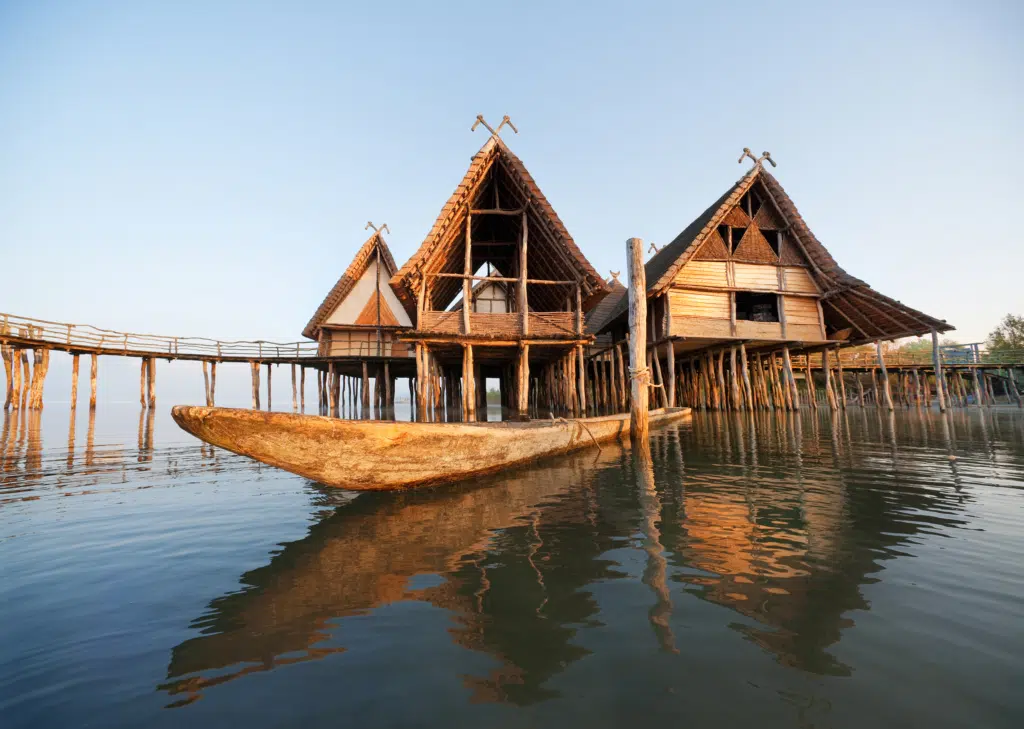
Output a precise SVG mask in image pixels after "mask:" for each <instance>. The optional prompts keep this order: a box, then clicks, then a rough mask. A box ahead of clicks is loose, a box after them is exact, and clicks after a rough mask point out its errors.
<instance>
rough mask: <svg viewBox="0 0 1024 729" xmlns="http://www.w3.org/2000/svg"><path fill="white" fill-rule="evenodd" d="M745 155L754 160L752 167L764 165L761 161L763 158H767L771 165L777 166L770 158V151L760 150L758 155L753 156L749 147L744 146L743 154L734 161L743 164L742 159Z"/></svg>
mask: <svg viewBox="0 0 1024 729" xmlns="http://www.w3.org/2000/svg"><path fill="white" fill-rule="evenodd" d="M747 157H749V158H750V159H752V160H753V161H754V167H764V164H763V163H764V161H765V160H768V162H769V163H771V166H772V167H778V165H777V164H775V160H773V159H772V154H771V152H761V156H760V157H755V156H754V153H753V152H751V151H750V147H744V148H743V154H741V155H740V158H739V159H738V160H736V162H737V163H738V164H743V160H744V159H746V158H747ZM751 169H753V167H751Z"/></svg>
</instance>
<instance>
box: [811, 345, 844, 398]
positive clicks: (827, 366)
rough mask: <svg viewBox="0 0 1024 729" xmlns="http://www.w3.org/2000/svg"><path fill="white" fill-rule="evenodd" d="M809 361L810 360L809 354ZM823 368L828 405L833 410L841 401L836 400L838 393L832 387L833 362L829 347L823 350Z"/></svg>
mask: <svg viewBox="0 0 1024 729" xmlns="http://www.w3.org/2000/svg"><path fill="white" fill-rule="evenodd" d="M808 361H810V357H809V356H808ZM821 368H822V369H823V370H824V371H825V397H826V398H828V407H829V409H830V410H833V411H834V410H838V409H839V402H838V401H837V400H836V393H835V390H834V389H833V388H832V363H831V362H829V357H828V350H827V349H823V350H822V351H821ZM808 372H810V368H808Z"/></svg>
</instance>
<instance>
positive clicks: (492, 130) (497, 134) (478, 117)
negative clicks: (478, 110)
mask: <svg viewBox="0 0 1024 729" xmlns="http://www.w3.org/2000/svg"><path fill="white" fill-rule="evenodd" d="M481 124H483V125H484V126H485V127H487V131H489V132H490V133H491V136H492V137H500V136H501V129H502V127H504V126H505V125H506V124H508V126H509V127H510V128H511V129H512V131H513V132H515V133H516V134H519V130H518V129H516V125H515V124H513V123H512V120H511V119H510V118H509V116H508V114H506V115H505V116H503V117H502V118H501V124H499V125H498V128H497V129H495V128H494V127H492V126H491V125H490V124H488V123H487V121H486V120H485V119H484V115H483V114H477V115H476V121H475V122H473V126H472V127H470V128H469V131H471V132H475V131H476V128H477V127H478V126H480V125H481Z"/></svg>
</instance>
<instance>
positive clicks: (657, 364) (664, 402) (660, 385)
mask: <svg viewBox="0 0 1024 729" xmlns="http://www.w3.org/2000/svg"><path fill="white" fill-rule="evenodd" d="M651 353H652V354H653V355H654V357H653V359H654V374H655V375H657V378H658V381H657V387H656V389H657V391H658V397H657V400H658V402H660V403H661V407H663V408H667V407H668V397H667V396H666V395H665V378H664V376H663V375H662V374H661V361H660V360H661V358H660V357H659V356H658V348H657V347H652V348H651Z"/></svg>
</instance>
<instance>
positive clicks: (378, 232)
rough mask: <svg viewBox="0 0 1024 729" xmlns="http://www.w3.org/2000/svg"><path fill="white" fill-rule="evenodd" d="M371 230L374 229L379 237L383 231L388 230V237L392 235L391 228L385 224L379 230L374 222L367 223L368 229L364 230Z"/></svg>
mask: <svg viewBox="0 0 1024 729" xmlns="http://www.w3.org/2000/svg"><path fill="white" fill-rule="evenodd" d="M370 228H373V232H374V233H376V234H377V235H381V231H382V230H386V231H387V232H388V235H391V228H389V227H388V224H387V223H384V224H383V225H381V226H380V227H379V228H378V227H377V226H376V225H374V224H373V221H372V220H371V221H369V222H367V224H366V227H365V228H363V230H369V229H370Z"/></svg>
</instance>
